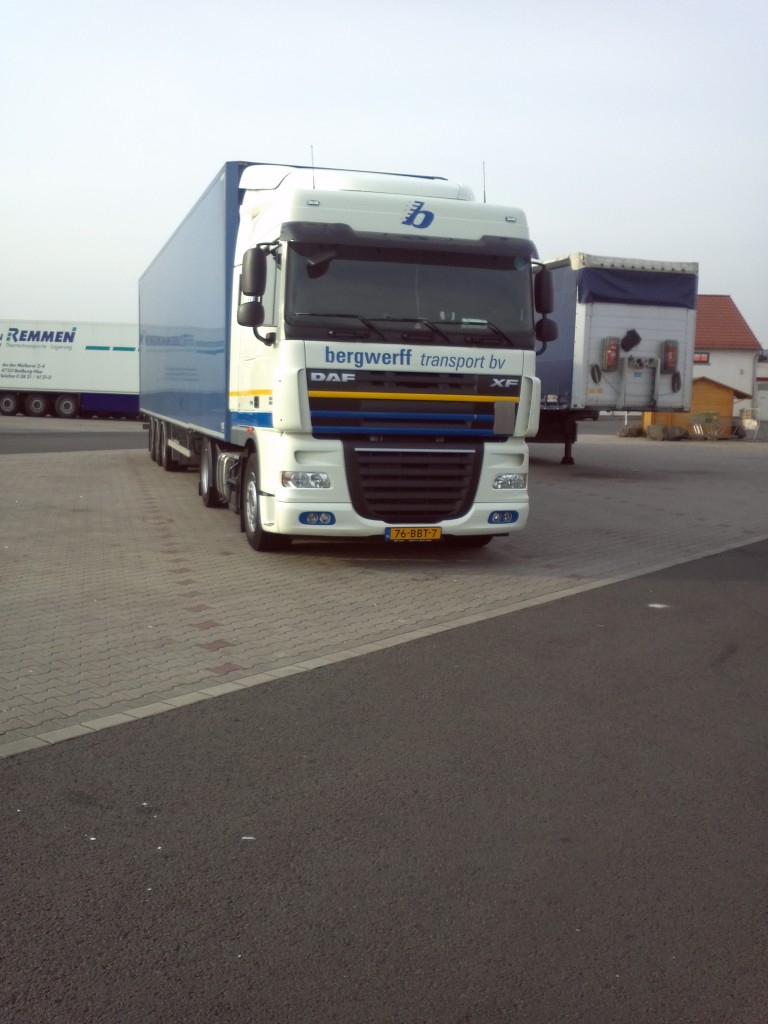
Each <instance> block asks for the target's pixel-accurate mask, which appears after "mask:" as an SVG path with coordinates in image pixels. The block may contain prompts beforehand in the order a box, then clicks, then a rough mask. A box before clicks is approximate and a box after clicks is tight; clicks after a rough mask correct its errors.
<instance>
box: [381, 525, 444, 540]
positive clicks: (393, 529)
mask: <svg viewBox="0 0 768 1024" xmlns="http://www.w3.org/2000/svg"><path fill="white" fill-rule="evenodd" d="M442 535H443V531H442V530H441V528H440V527H439V526H388V527H387V529H386V531H385V532H384V536H385V538H386V539H387V540H440V538H441V537H442Z"/></svg>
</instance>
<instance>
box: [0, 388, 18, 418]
mask: <svg viewBox="0 0 768 1024" xmlns="http://www.w3.org/2000/svg"><path fill="white" fill-rule="evenodd" d="M20 410H21V402H20V401H19V396H18V395H14V393H13V392H12V391H3V393H2V394H0V415H3V416H15V415H16V413H17V412H19V411H20Z"/></svg>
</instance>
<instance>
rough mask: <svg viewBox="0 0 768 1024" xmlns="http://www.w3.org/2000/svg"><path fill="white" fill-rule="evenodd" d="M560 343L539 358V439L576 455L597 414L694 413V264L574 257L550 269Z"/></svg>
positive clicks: (553, 261) (567, 455)
mask: <svg viewBox="0 0 768 1024" xmlns="http://www.w3.org/2000/svg"><path fill="white" fill-rule="evenodd" d="M545 266H547V267H549V268H550V270H552V273H553V277H554V282H555V311H554V314H553V315H554V319H555V320H556V322H557V325H558V328H559V337H558V339H557V341H555V342H553V343H551V344H549V345H545V346H544V347H543V351H540V352H539V353H538V354H537V360H536V372H537V374H538V376H539V379H540V380H541V419H540V421H539V432H538V434H537V435H536V437H535V438H534V439H533V440H535V441H539V442H554V443H560V444H563V445H564V446H565V455H564V458H563V462H564V463H565V464H570V463H572V462H573V458H572V455H571V447H572V445H573V443H574V442H575V440H576V423H577V422H578V420H584V419H597V417H598V416H599V414H600V413H601V412H609V411H620V412H646V411H666V412H683V411H687V410H689V409H690V407H691V393H692V384H693V350H694V344H695V329H696V296H697V283H698V269H699V268H698V264H697V263H680V262H669V261H662V260H645V259H630V258H625V257H607V256H591V255H588V254H587V253H581V252H579V253H571V254H570V255H568V256H565V257H561V258H558V259H551V260H546V261H545Z"/></svg>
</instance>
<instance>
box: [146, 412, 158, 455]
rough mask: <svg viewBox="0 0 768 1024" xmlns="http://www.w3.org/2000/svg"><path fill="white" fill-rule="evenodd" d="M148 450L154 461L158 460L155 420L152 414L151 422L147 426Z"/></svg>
mask: <svg viewBox="0 0 768 1024" xmlns="http://www.w3.org/2000/svg"><path fill="white" fill-rule="evenodd" d="M147 451H148V452H149V457H150V459H152V461H153V462H155V461H157V452H156V451H155V421H154V419H153V418H152V417H151V416H150V417H149V424H148V426H147Z"/></svg>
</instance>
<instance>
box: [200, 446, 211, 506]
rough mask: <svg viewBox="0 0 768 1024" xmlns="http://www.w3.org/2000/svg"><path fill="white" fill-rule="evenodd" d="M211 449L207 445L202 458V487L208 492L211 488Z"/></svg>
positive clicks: (204, 491)
mask: <svg viewBox="0 0 768 1024" xmlns="http://www.w3.org/2000/svg"><path fill="white" fill-rule="evenodd" d="M210 459H211V449H210V448H209V447H208V446H207V445H206V447H205V451H204V452H203V457H202V459H201V460H200V489H201V490H202V492H203V494H207V493H208V491H209V490H210V488H211V463H210Z"/></svg>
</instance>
